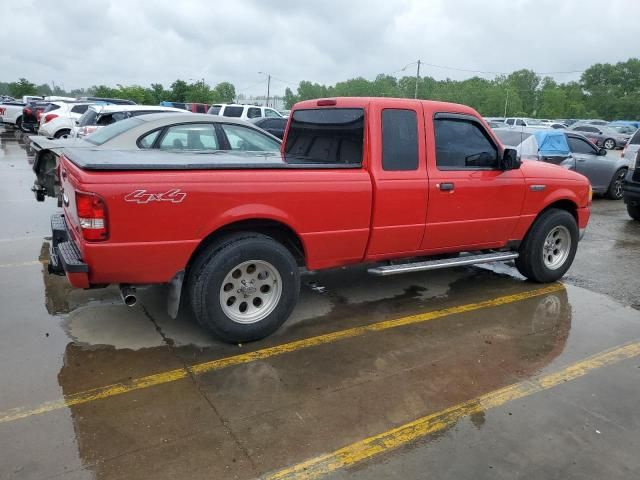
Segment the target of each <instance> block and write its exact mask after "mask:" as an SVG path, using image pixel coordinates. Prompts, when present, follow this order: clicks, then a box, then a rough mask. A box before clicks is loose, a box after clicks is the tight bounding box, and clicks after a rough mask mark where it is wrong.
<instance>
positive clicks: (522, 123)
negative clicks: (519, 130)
mask: <svg viewBox="0 0 640 480" xmlns="http://www.w3.org/2000/svg"><path fill="white" fill-rule="evenodd" d="M516 125H524V122H523V121H522V120H520V119H518V120H516Z"/></svg>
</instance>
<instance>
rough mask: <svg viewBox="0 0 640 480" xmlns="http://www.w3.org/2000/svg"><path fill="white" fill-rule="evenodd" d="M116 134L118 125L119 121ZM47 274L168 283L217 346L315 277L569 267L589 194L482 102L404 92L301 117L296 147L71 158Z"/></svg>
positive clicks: (290, 135)
mask: <svg viewBox="0 0 640 480" xmlns="http://www.w3.org/2000/svg"><path fill="white" fill-rule="evenodd" d="M116 125H117V124H116ZM58 174H59V177H60V183H61V197H62V204H63V213H62V214H60V215H55V216H54V217H53V218H52V231H53V235H52V248H51V258H50V264H49V268H50V272H51V273H56V274H66V276H67V278H68V280H69V281H70V282H71V284H72V285H73V286H75V287H79V288H91V287H99V286H104V285H107V284H119V285H120V289H121V293H122V297H123V300H124V302H125V303H126V304H128V305H133V304H134V303H135V301H136V291H135V288H136V286H140V285H148V284H168V285H169V295H168V299H169V312H170V314H172V315H175V314H176V313H177V310H178V306H179V304H180V299H181V298H182V303H183V305H184V306H188V307H190V308H191V309H192V311H193V313H194V315H195V317H196V319H197V320H198V321H199V322H200V323H201V324H202V325H203V326H204V327H206V328H208V329H209V330H210V331H211V332H212V333H213V334H214V335H216V336H217V337H218V338H220V339H222V340H224V341H228V342H245V341H250V340H256V339H259V338H262V337H265V336H267V335H269V334H271V333H272V332H274V331H275V330H276V329H277V328H278V327H279V326H280V325H282V323H283V322H284V321H285V320H286V319H287V317H288V316H289V314H290V313H291V311H292V310H293V308H294V306H295V304H296V301H297V298H298V293H299V288H300V269H301V268H306V269H307V270H319V269H328V268H333V267H340V266H345V265H354V264H362V263H366V264H370V268H369V272H370V273H371V274H373V275H391V274H398V273H403V272H414V271H421V270H432V269H439V268H446V267H454V266H460V265H471V264H478V263H486V262H492V261H501V260H515V264H516V266H517V268H518V270H519V271H520V272H521V273H522V274H523V275H524V276H525V277H527V278H528V279H530V280H532V281H535V282H553V281H556V280H558V279H559V278H561V277H562V276H563V275H564V274H565V272H566V271H567V270H568V269H569V267H570V265H571V263H572V261H573V258H574V256H575V253H576V249H577V246H578V241H579V239H580V238H581V234H582V232H584V229H585V228H586V226H587V222H588V220H589V205H590V204H591V188H590V185H589V182H588V180H587V179H586V178H585V177H584V176H582V175H580V174H578V173H575V172H572V171H568V170H565V169H563V168H561V167H558V166H555V165H550V164H546V163H543V162H536V161H525V162H522V163H521V162H520V160H519V159H518V158H517V155H516V152H515V150H512V149H505V148H503V147H502V145H501V144H500V143H499V142H498V140H497V139H496V137H495V136H494V135H493V133H492V132H491V129H490V128H489V127H488V126H487V125H486V123H485V122H484V121H483V120H482V118H481V117H480V115H479V114H478V113H477V112H476V111H475V110H473V109H471V108H469V107H466V106H463V105H457V104H450V103H443V102H432V101H422V100H408V99H389V98H337V99H321V100H312V101H304V102H301V103H298V104H296V105H295V106H294V108H293V110H292V113H291V116H290V120H289V124H288V127H287V130H286V132H285V137H284V142H283V147H282V151H281V152H280V153H279V154H265V153H264V152H262V153H255V152H240V153H232V152H215V153H210V154H201V153H186V152H180V153H179V152H171V151H137V152H133V151H131V152H128V151H127V152H123V151H99V150H91V149H76V150H74V149H73V148H68V149H65V150H64V152H63V154H62V155H61V157H60V161H59V165H58Z"/></svg>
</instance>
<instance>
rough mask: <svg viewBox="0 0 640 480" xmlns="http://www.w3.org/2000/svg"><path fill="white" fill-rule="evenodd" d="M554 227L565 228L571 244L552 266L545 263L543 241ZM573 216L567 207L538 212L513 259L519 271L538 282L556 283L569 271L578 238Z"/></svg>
mask: <svg viewBox="0 0 640 480" xmlns="http://www.w3.org/2000/svg"><path fill="white" fill-rule="evenodd" d="M556 227H565V228H566V230H567V231H568V233H569V237H570V239H571V243H570V245H569V248H568V254H567V256H566V258H565V259H564V260H563V262H562V263H561V264H560V265H558V266H557V267H555V268H553V269H551V268H549V267H548V266H547V265H546V264H545V260H544V248H545V240H546V239H547V236H548V235H549V233H550V232H551V231H552V230H554V229H555V228H556ZM579 236H580V234H579V231H578V225H577V223H576V219H575V218H574V217H573V215H571V214H570V213H569V212H567V211H566V210H559V209H555V208H552V209H549V210H547V211H546V212H544V213H543V214H541V215H540V216H539V217H538V218H537V219H536V221H535V222H534V223H533V225H532V226H531V228H530V229H529V232H528V233H527V236H526V237H525V239H524V241H523V242H522V243H521V244H520V248H519V250H518V253H519V254H520V256H519V257H518V258H517V259H516V267H517V268H518V271H519V272H520V273H521V274H522V275H524V276H525V277H527V278H528V279H529V280H531V281H533V282H538V283H549V282H555V281H556V280H559V279H560V278H562V276H563V275H564V274H565V273H566V272H567V270H569V267H570V266H571V263H572V262H573V258H574V257H575V255H576V251H577V249H578V239H579Z"/></svg>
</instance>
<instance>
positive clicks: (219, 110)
mask: <svg viewBox="0 0 640 480" xmlns="http://www.w3.org/2000/svg"><path fill="white" fill-rule="evenodd" d="M207 113H208V114H209V115H220V116H221V117H231V118H240V119H242V120H251V119H253V118H262V117H267V118H283V117H282V115H281V114H280V112H278V111H277V110H274V109H273V108H269V107H263V106H260V105H238V104H233V103H228V104H218V105H211V108H210V109H209V111H208V112H207Z"/></svg>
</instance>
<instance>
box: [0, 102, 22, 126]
mask: <svg viewBox="0 0 640 480" xmlns="http://www.w3.org/2000/svg"><path fill="white" fill-rule="evenodd" d="M25 106H26V104H25V103H23V102H4V103H0V123H2V124H3V125H8V126H10V127H14V128H22V110H23V109H24V107H25Z"/></svg>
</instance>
